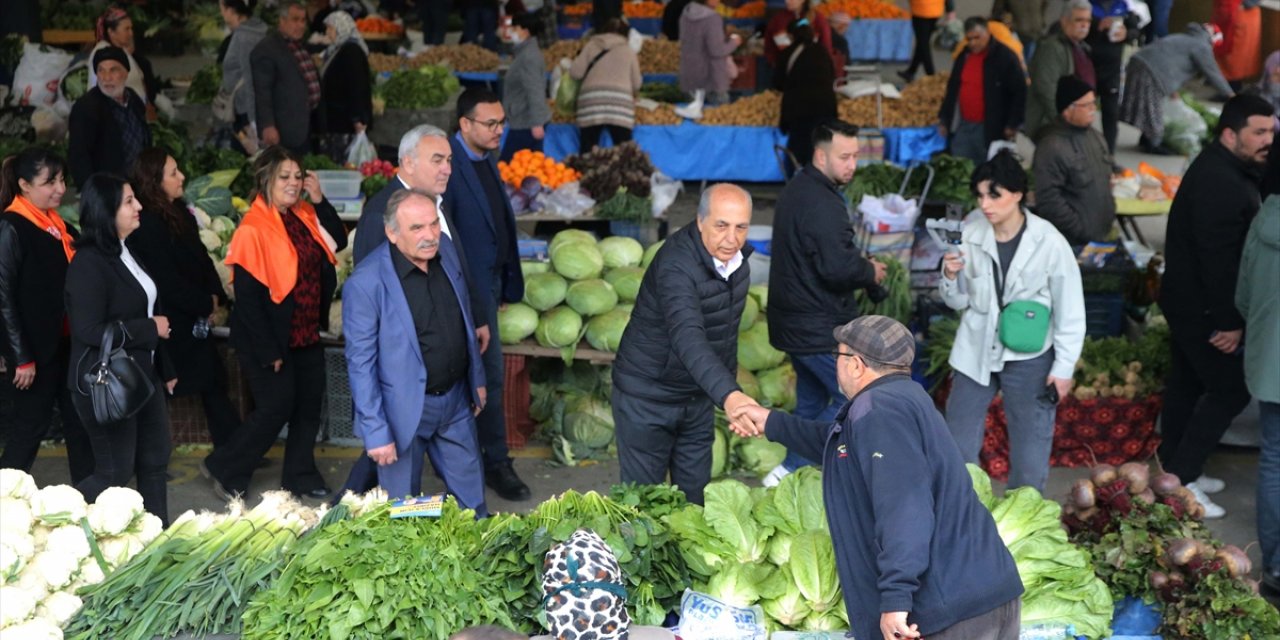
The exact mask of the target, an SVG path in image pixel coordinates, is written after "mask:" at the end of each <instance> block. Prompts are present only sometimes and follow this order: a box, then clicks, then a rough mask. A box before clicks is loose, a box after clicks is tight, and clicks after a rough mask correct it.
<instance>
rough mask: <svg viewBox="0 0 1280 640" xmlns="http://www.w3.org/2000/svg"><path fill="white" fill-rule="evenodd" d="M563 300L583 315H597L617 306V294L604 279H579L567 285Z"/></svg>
mask: <svg viewBox="0 0 1280 640" xmlns="http://www.w3.org/2000/svg"><path fill="white" fill-rule="evenodd" d="M564 301H565V303H566V304H568V305H569V307H570V308H571V309H573V310H574V311H577V312H578V313H580V314H582V315H584V316H598V315H600V314H602V313H604V312H606V311H609V310H610V309H612V308H614V307H615V306H617V304H618V294H617V293H615V292H614V290H613V285H611V284H609V283H608V282H605V281H604V280H600V279H594V280H581V281H579V282H575V283H573V284H571V285H569V289H568V291H566V292H565V296H564Z"/></svg>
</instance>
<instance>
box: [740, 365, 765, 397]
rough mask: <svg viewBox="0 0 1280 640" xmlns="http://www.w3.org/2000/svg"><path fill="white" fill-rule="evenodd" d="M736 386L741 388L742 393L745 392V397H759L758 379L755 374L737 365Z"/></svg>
mask: <svg viewBox="0 0 1280 640" xmlns="http://www.w3.org/2000/svg"><path fill="white" fill-rule="evenodd" d="M738 386H739V387H741V388H742V392H743V393H745V394H747V397H749V398H752V399H755V400H759V399H760V381H759V380H757V379H756V374H754V373H751V372H750V371H747V370H746V369H743V368H742V367H738Z"/></svg>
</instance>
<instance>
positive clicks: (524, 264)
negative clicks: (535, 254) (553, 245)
mask: <svg viewBox="0 0 1280 640" xmlns="http://www.w3.org/2000/svg"><path fill="white" fill-rule="evenodd" d="M550 270H551V263H549V262H543V261H540V260H521V261H520V273H522V274H524V277H526V278H528V277H529V276H531V275H533V274H535V273H546V272H548V271H550Z"/></svg>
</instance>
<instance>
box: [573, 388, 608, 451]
mask: <svg viewBox="0 0 1280 640" xmlns="http://www.w3.org/2000/svg"><path fill="white" fill-rule="evenodd" d="M562 434H563V435H564V439H565V440H568V441H569V442H570V443H573V444H581V445H583V446H586V447H590V448H592V449H603V448H605V447H607V446H609V444H610V443H612V442H613V409H612V408H611V407H610V406H609V403H608V402H605V401H604V400H602V399H600V398H597V397H595V396H587V395H584V396H578V397H576V398H574V399H573V400H569V401H566V402H565V407H564V427H563V429H562Z"/></svg>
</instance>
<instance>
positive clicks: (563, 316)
mask: <svg viewBox="0 0 1280 640" xmlns="http://www.w3.org/2000/svg"><path fill="white" fill-rule="evenodd" d="M534 336H535V337H536V338H537V339H538V344H540V345H542V346H544V347H550V348H552V349H560V348H562V347H568V346H571V345H574V344H577V342H578V338H580V337H581V336H582V316H580V315H578V313H577V312H576V311H574V310H573V309H570V308H569V307H556V308H554V309H552V310H550V311H548V312H546V313H544V314H542V319H541V320H539V321H538V329H537V331H535V332H534Z"/></svg>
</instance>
